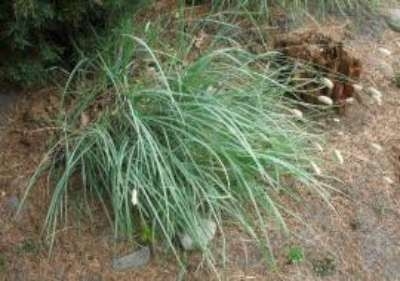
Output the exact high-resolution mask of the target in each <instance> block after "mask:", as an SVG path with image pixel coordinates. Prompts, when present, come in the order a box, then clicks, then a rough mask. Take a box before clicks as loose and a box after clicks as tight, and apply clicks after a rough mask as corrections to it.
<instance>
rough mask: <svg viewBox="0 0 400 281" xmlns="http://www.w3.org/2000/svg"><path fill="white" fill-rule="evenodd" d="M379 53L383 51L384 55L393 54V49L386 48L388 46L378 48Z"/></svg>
mask: <svg viewBox="0 0 400 281" xmlns="http://www.w3.org/2000/svg"><path fill="white" fill-rule="evenodd" d="M378 51H379V53H381V54H382V55H384V56H390V55H392V51H390V50H388V49H386V48H378Z"/></svg>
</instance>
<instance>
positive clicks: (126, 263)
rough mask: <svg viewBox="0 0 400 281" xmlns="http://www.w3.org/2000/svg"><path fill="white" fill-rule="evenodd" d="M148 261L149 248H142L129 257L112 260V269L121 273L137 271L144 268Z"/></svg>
mask: <svg viewBox="0 0 400 281" xmlns="http://www.w3.org/2000/svg"><path fill="white" fill-rule="evenodd" d="M149 261H150V248H149V247H143V248H141V249H140V250H138V251H135V252H133V253H132V254H130V255H127V256H123V257H119V258H114V259H113V261H112V267H113V269H114V270H117V271H122V270H128V269H137V268H141V267H143V266H145V265H146V264H148V263H149Z"/></svg>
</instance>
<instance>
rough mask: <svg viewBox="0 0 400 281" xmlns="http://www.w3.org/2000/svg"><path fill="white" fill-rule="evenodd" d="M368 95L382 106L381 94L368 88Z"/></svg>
mask: <svg viewBox="0 0 400 281" xmlns="http://www.w3.org/2000/svg"><path fill="white" fill-rule="evenodd" d="M368 93H369V94H370V96H371V98H372V99H373V100H374V101H375V102H376V103H377V104H378V105H382V93H381V92H380V91H378V90H377V89H375V88H374V87H369V88H368Z"/></svg>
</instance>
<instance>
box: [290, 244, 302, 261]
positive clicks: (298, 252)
mask: <svg viewBox="0 0 400 281" xmlns="http://www.w3.org/2000/svg"><path fill="white" fill-rule="evenodd" d="M288 261H289V263H291V264H297V263H301V262H302V261H304V250H303V248H302V247H298V246H293V247H290V249H289V252H288Z"/></svg>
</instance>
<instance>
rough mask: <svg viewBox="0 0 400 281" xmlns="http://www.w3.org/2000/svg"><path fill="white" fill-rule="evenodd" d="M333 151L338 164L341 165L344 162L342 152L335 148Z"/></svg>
mask: <svg viewBox="0 0 400 281" xmlns="http://www.w3.org/2000/svg"><path fill="white" fill-rule="evenodd" d="M334 153H335V156H336V159H337V160H338V162H339V163H340V165H343V164H344V159H343V156H342V153H341V152H340V151H339V150H337V149H335V150H334Z"/></svg>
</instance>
